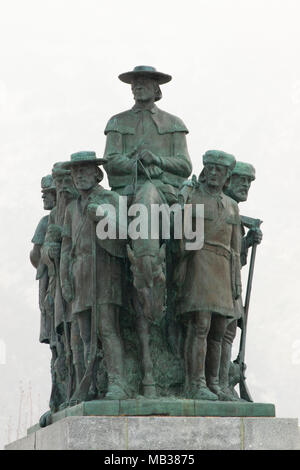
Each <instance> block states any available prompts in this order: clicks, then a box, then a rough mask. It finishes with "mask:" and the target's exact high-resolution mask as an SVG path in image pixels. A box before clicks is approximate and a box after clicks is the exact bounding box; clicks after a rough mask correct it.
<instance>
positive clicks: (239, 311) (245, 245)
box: [220, 162, 262, 400]
mask: <svg viewBox="0 0 300 470" xmlns="http://www.w3.org/2000/svg"><path fill="white" fill-rule="evenodd" d="M254 180H255V168H254V167H253V165H251V164H250V163H244V162H237V163H236V165H235V167H234V169H233V171H232V176H231V178H230V183H229V185H228V186H227V187H226V188H225V189H224V193H225V194H227V196H229V197H231V198H232V199H233V200H234V201H236V202H237V203H238V204H239V203H240V202H244V201H247V199H248V191H249V189H250V186H251V183H252V181H254ZM241 235H242V237H243V238H242V243H241V265H242V266H244V265H245V264H246V263H247V253H248V249H249V248H250V247H251V246H253V244H254V243H257V244H259V243H261V240H262V232H261V230H260V229H256V230H251V229H250V230H249V231H248V233H247V235H246V236H245V228H244V226H243V224H242V223H241ZM242 315H243V305H242V299H241V297H239V298H238V299H237V300H236V301H235V318H234V319H231V320H229V321H228V326H227V329H226V333H225V335H224V338H223V342H222V357H221V366H220V386H221V389H222V391H223V392H224V393H225V394H226V395H227V397H228V399H231V400H236V399H237V398H236V395H235V394H234V393H233V391H232V390H231V388H230V387H229V370H230V361H231V351H232V343H233V341H234V338H235V336H236V329H237V321H238V320H239V318H241V316H242Z"/></svg>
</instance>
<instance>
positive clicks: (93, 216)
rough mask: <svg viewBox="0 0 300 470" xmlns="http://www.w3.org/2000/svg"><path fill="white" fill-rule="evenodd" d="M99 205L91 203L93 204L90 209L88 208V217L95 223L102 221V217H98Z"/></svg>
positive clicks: (89, 206)
mask: <svg viewBox="0 0 300 470" xmlns="http://www.w3.org/2000/svg"><path fill="white" fill-rule="evenodd" d="M98 205H99V204H95V203H91V204H89V205H88V207H87V212H88V216H89V218H90V219H92V220H93V221H94V222H98V220H99V219H100V217H99V216H97V215H96V213H97V209H98Z"/></svg>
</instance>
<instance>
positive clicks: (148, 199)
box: [104, 66, 192, 396]
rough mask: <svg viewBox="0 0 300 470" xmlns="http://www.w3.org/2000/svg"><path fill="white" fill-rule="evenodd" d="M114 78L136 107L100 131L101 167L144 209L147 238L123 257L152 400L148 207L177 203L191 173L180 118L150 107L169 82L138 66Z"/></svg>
mask: <svg viewBox="0 0 300 470" xmlns="http://www.w3.org/2000/svg"><path fill="white" fill-rule="evenodd" d="M119 79H120V80H121V81H123V82H124V83H128V84H130V85H131V90H132V93H133V96H134V100H135V104H134V106H133V108H131V109H130V110H128V111H125V112H122V113H120V114H117V115H115V116H113V117H112V118H111V119H110V120H109V121H108V124H107V126H106V128H105V131H104V133H105V135H106V136H107V141H106V148H105V155H104V156H105V158H106V159H107V160H108V162H107V164H105V166H104V168H105V170H106V172H107V174H108V179H109V184H110V186H111V188H112V190H114V191H116V192H117V193H119V194H120V195H122V196H127V198H128V206H129V207H130V206H132V205H133V204H142V205H143V206H145V207H146V208H147V214H148V236H147V237H143V238H137V239H134V240H131V246H128V256H129V259H130V263H131V270H132V272H133V285H134V287H135V295H134V308H135V310H136V312H137V318H138V330H139V333H140V338H141V343H142V350H143V367H144V380H143V393H144V395H147V396H154V395H155V385H154V380H153V376H152V365H151V358H150V354H149V353H148V348H149V344H148V343H149V341H148V337H149V321H150V322H151V321H153V320H155V319H158V318H159V317H160V316H161V315H162V310H163V300H164V295H163V292H164V286H165V277H164V273H163V264H164V257H165V255H164V247H163V246H161V240H160V239H159V237H158V238H153V237H152V238H151V207H152V205H153V204H159V205H160V204H168V205H169V206H170V205H172V204H174V203H176V202H177V194H178V190H179V188H180V187H181V185H182V183H183V181H184V180H185V179H186V178H188V177H189V175H190V174H191V171H192V164H191V161H190V157H189V154H188V150H187V144H186V134H187V133H188V130H187V128H186V126H185V125H184V123H183V122H182V121H181V119H179V118H178V117H176V116H173V115H171V114H169V113H166V112H165V111H162V110H161V109H159V108H158V107H157V106H156V105H155V102H156V101H158V100H160V99H161V97H162V94H161V90H160V85H162V84H164V83H167V82H169V81H170V80H171V79H172V77H171V76H170V75H166V74H164V73H161V72H158V71H156V69H155V68H154V67H150V66H138V67H135V68H134V70H133V71H131V72H127V73H123V74H121V75H119ZM129 214H130V213H129ZM132 215H134V214H132ZM158 292H159V294H158V295H157V293H158ZM158 299H159V301H158Z"/></svg>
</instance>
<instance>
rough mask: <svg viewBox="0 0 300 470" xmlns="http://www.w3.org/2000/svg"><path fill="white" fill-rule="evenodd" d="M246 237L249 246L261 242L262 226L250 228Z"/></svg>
mask: <svg viewBox="0 0 300 470" xmlns="http://www.w3.org/2000/svg"><path fill="white" fill-rule="evenodd" d="M246 239H247V246H248V247H250V246H253V245H254V244H255V243H257V244H259V243H261V241H262V231H261V230H260V228H257V229H256V230H249V232H248V233H247V237H246Z"/></svg>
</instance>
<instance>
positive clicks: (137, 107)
mask: <svg viewBox="0 0 300 470" xmlns="http://www.w3.org/2000/svg"><path fill="white" fill-rule="evenodd" d="M144 110H147V111H150V113H152V114H156V113H157V110H158V108H157V106H156V105H155V104H154V105H153V106H152V107H151V108H142V107H139V106H138V105H137V104H135V105H134V106H133V108H132V111H133V112H134V113H139V112H140V111H144Z"/></svg>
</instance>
